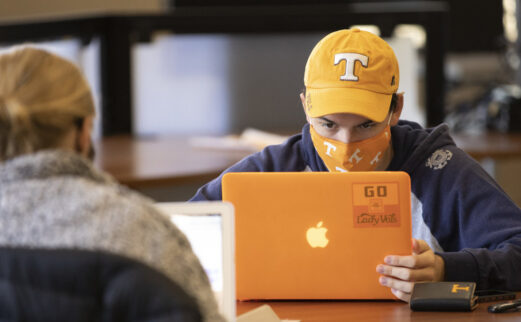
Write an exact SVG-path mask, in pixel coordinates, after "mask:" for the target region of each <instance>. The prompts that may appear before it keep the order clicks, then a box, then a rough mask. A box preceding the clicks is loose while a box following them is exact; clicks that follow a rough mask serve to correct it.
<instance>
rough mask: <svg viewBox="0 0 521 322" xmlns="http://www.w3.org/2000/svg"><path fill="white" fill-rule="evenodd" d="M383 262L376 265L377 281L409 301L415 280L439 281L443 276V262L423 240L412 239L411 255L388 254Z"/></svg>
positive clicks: (400, 297)
mask: <svg viewBox="0 0 521 322" xmlns="http://www.w3.org/2000/svg"><path fill="white" fill-rule="evenodd" d="M384 262H385V264H380V265H378V266H376V271H377V272H378V273H380V274H382V275H384V276H380V279H379V282H380V284H381V285H383V286H387V287H389V288H390V289H391V291H392V292H393V294H394V295H395V296H396V297H398V298H399V299H401V300H403V301H405V302H409V301H410V299H411V293H412V289H413V287H414V283H415V282H439V281H443V280H444V277H445V262H444V261H443V258H441V256H439V255H436V254H434V252H433V251H432V249H431V248H430V247H429V245H428V244H427V243H426V242H425V241H424V240H419V239H413V240H412V255H410V256H395V255H389V256H386V257H385V258H384Z"/></svg>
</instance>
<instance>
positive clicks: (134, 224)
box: [0, 150, 224, 321]
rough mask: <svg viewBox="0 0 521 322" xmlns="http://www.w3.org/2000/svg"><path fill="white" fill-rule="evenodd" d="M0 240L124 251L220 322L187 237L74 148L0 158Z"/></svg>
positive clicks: (206, 317) (0, 242)
mask: <svg viewBox="0 0 521 322" xmlns="http://www.w3.org/2000/svg"><path fill="white" fill-rule="evenodd" d="M0 231H1V232H0V245H4V246H25V247H44V248H80V249H88V250H102V251H108V252H113V253H116V254H121V255H125V256H128V257H131V258H134V259H137V260H139V261H141V262H144V263H146V264H148V265H150V266H152V267H154V268H156V269H157V270H159V271H161V272H163V273H164V274H165V275H167V276H168V277H170V278H171V279H172V280H174V281H175V282H177V283H178V284H179V285H180V286H181V287H183V288H184V289H185V290H186V291H187V293H189V294H190V295H192V296H193V297H195V298H196V299H197V302H198V304H199V306H200V308H201V311H202V314H203V316H204V320H205V321H224V318H223V317H222V316H221V315H220V314H219V313H218V309H217V304H216V301H215V298H214V296H213V293H212V290H211V288H210V284H209V281H208V277H207V276H206V274H205V273H204V271H203V269H202V267H201V264H200V263H199V260H198V259H197V257H196V256H195V255H194V253H193V252H192V249H191V246H190V244H189V242H188V241H187V239H186V237H185V236H184V235H183V234H182V233H181V232H180V231H179V230H178V229H177V228H176V227H175V226H174V225H173V224H172V223H171V222H170V220H169V219H168V217H167V216H166V215H163V214H162V213H160V212H158V211H157V210H156V209H155V208H154V207H153V204H152V202H151V201H150V200H148V199H146V198H145V197H143V196H141V195H139V194H138V193H135V192H132V191H131V190H129V189H127V188H125V187H123V186H121V185H118V184H117V183H116V182H115V181H114V180H113V179H112V178H111V177H109V176H108V175H107V174H104V173H101V172H99V171H97V170H95V169H94V168H93V166H92V164H91V163H90V162H89V161H87V160H85V159H83V158H81V157H80V156H78V155H77V154H75V153H72V152H65V151H58V150H56V151H42V152H38V153H34V154H29V155H24V156H20V157H17V158H14V159H11V160H8V161H6V162H4V163H0Z"/></svg>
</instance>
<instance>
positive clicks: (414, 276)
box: [376, 265, 435, 282]
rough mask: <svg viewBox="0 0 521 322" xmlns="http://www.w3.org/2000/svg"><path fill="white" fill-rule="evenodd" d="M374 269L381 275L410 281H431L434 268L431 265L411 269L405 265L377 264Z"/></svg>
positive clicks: (433, 276) (433, 275)
mask: <svg viewBox="0 0 521 322" xmlns="http://www.w3.org/2000/svg"><path fill="white" fill-rule="evenodd" d="M376 271H377V272H378V273H380V274H382V275H386V276H389V277H393V278H397V279H400V280H403V281H411V282H420V281H432V280H434V278H435V270H434V268H433V267H432V266H427V267H425V268H422V269H411V268H406V267H397V266H389V265H378V266H377V267H376Z"/></svg>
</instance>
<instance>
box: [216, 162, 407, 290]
mask: <svg viewBox="0 0 521 322" xmlns="http://www.w3.org/2000/svg"><path fill="white" fill-rule="evenodd" d="M222 188H223V200H225V201H230V202H232V203H233V205H234V206H235V227H236V228H235V231H236V235H235V236H236V253H235V256H236V259H235V260H236V281H237V286H236V288H237V299H240V300H247V299H392V298H395V297H394V296H393V294H392V293H391V291H390V290H389V289H388V288H386V287H383V286H381V285H380V284H379V283H378V276H379V274H378V273H377V272H376V266H377V264H380V263H383V259H384V257H385V256H386V255H391V254H392V255H409V254H411V252H412V249H411V248H412V245H411V202H410V194H411V188H410V178H409V176H408V175H407V174H406V173H405V172H375V171H372V172H350V173H329V172H298V173H297V172H257V173H228V174H226V175H225V176H224V178H223V180H222Z"/></svg>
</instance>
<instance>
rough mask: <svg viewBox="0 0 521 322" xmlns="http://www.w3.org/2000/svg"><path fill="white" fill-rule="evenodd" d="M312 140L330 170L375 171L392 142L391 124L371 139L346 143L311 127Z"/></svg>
mask: <svg viewBox="0 0 521 322" xmlns="http://www.w3.org/2000/svg"><path fill="white" fill-rule="evenodd" d="M309 129H310V133H311V140H312V141H313V145H314V146H315V149H316V150H317V152H318V155H319V156H320V158H321V159H322V161H324V164H325V165H326V167H327V168H328V169H329V171H331V172H334V171H338V172H348V171H373V170H374V169H375V168H376V167H377V166H378V165H379V164H380V163H381V162H382V159H383V156H384V153H385V152H386V150H387V148H388V147H389V144H390V142H391V127H390V126H389V124H388V125H387V126H386V127H385V129H384V130H383V131H382V132H381V133H380V134H378V135H376V136H373V137H371V138H369V139H366V140H362V141H358V142H352V143H344V142H340V141H336V140H331V139H328V138H326V137H323V136H321V135H319V134H318V133H317V132H316V131H315V129H313V126H310V127H309Z"/></svg>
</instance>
